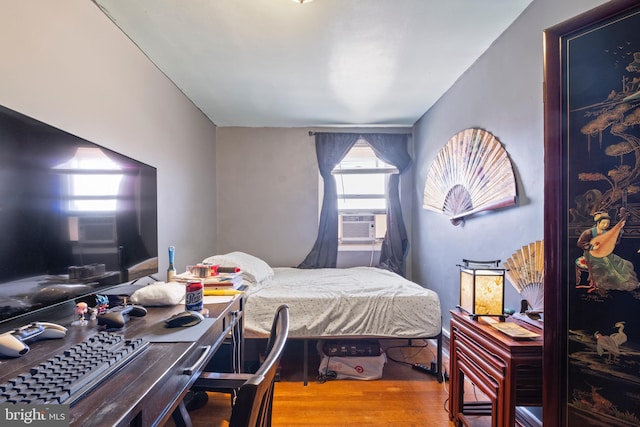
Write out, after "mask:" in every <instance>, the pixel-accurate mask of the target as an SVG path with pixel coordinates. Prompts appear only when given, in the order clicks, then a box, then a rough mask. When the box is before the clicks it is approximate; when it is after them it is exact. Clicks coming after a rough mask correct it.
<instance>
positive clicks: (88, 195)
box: [54, 147, 123, 212]
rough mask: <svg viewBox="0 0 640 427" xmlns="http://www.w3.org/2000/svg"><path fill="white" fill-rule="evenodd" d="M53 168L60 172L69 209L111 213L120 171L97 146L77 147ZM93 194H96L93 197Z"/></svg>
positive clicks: (71, 210)
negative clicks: (73, 152) (72, 153)
mask: <svg viewBox="0 0 640 427" xmlns="http://www.w3.org/2000/svg"><path fill="white" fill-rule="evenodd" d="M54 169H57V170H59V171H60V172H63V173H64V175H63V176H64V180H65V187H66V193H67V197H68V199H67V206H66V207H65V210H67V211H69V212H97V211H102V212H115V210H116V203H117V198H118V192H119V190H120V182H121V181H122V177H123V175H122V171H121V168H120V166H118V165H117V164H116V163H115V162H113V161H112V160H111V159H109V157H107V156H106V155H105V154H104V153H103V152H102V150H100V149H99V148H90V147H80V148H78V149H77V151H76V153H75V155H74V156H73V157H72V158H71V159H69V160H68V161H67V162H65V163H62V164H60V165H58V166H55V167H54ZM96 195H97V196H96Z"/></svg>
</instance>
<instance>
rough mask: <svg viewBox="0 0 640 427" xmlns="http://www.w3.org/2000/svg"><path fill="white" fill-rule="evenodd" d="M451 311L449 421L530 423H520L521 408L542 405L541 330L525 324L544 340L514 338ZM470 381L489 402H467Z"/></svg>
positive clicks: (498, 426) (505, 426)
mask: <svg viewBox="0 0 640 427" xmlns="http://www.w3.org/2000/svg"><path fill="white" fill-rule="evenodd" d="M450 313H451V329H450V364H451V365H450V371H451V372H450V390H449V418H450V419H451V420H452V421H453V422H454V424H455V425H456V426H461V425H465V426H469V425H472V424H473V423H472V420H471V419H472V417H475V416H485V415H489V416H491V426H492V427H511V426H514V425H527V424H523V423H521V422H520V421H519V420H517V419H516V406H541V405H542V331H541V330H539V329H536V328H535V327H533V326H530V325H527V324H524V323H523V324H520V325H521V326H522V327H524V328H526V329H528V330H530V331H532V332H536V333H538V334H540V337H539V338H534V339H526V340H515V339H512V338H510V337H509V336H507V335H505V334H504V333H502V332H500V331H498V330H497V329H495V328H494V327H492V326H490V325H489V323H487V321H486V320H484V319H483V318H482V317H480V318H479V320H471V319H470V318H469V315H468V314H466V313H464V312H460V311H459V310H450ZM508 321H510V320H508ZM465 378H467V379H468V380H470V381H471V382H472V383H473V384H475V386H476V388H477V389H479V390H480V391H481V392H482V393H483V394H484V395H486V396H487V397H488V401H486V402H476V401H469V400H465V396H464V380H465Z"/></svg>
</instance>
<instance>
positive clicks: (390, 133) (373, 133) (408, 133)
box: [309, 130, 413, 136]
mask: <svg viewBox="0 0 640 427" xmlns="http://www.w3.org/2000/svg"><path fill="white" fill-rule="evenodd" d="M319 133H357V134H358V135H384V134H385V133H386V134H388V135H409V136H413V133H412V132H407V133H398V132H314V131H312V130H310V131H309V136H315V135H317V134H319Z"/></svg>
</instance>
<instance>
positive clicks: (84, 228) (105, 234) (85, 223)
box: [78, 216, 117, 245]
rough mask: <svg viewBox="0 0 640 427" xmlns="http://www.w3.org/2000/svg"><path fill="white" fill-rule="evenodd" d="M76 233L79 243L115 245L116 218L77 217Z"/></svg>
mask: <svg viewBox="0 0 640 427" xmlns="http://www.w3.org/2000/svg"><path fill="white" fill-rule="evenodd" d="M78 235H79V239H78V240H79V241H80V242H81V243H90V244H102V245H112V244H113V245H115V243H116V242H117V238H116V219H115V218H114V217H82V216H81V217H79V218H78Z"/></svg>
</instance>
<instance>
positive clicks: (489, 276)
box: [459, 260, 505, 319]
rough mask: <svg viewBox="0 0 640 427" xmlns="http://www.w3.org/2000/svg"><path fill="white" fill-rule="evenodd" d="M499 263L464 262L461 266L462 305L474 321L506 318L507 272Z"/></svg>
mask: <svg viewBox="0 0 640 427" xmlns="http://www.w3.org/2000/svg"><path fill="white" fill-rule="evenodd" d="M499 263H500V260H497V261H470V260H463V265H460V266H459V267H460V305H459V308H461V309H462V310H464V311H466V312H467V313H469V314H470V315H471V316H472V317H473V318H474V319H477V317H478V316H499V317H501V318H503V317H504V275H505V273H504V272H505V270H504V269H502V268H497V267H498V264H499Z"/></svg>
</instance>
